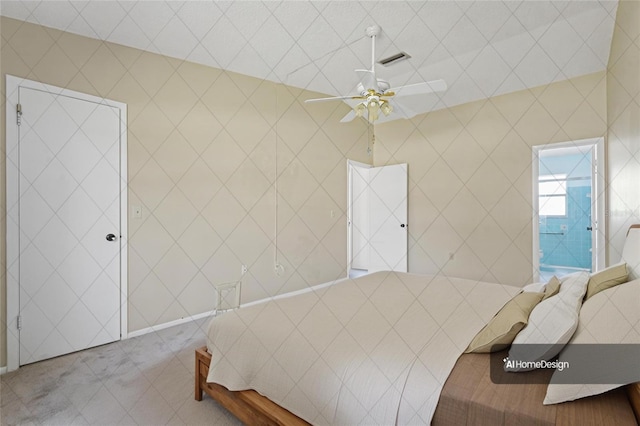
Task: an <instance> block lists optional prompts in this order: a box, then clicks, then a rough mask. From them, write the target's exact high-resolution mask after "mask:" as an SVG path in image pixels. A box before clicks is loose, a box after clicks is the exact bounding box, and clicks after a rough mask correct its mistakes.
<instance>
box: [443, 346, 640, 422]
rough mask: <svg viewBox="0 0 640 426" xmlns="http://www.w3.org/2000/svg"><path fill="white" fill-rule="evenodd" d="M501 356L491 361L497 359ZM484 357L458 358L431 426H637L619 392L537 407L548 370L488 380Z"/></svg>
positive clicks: (628, 406)
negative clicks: (500, 381) (499, 380)
mask: <svg viewBox="0 0 640 426" xmlns="http://www.w3.org/2000/svg"><path fill="white" fill-rule="evenodd" d="M507 354H508V352H507V351H503V352H500V353H496V354H494V355H493V356H494V357H496V358H497V359H502V358H504V357H506V356H507ZM490 359H491V356H490V355H489V354H464V355H461V356H460V358H459V359H458V361H457V363H456V365H455V367H454V369H453V370H452V372H451V374H450V375H449V378H448V379H447V382H446V384H445V386H444V388H443V389H442V392H441V395H440V402H439V403H438V407H437V409H436V411H435V414H434V417H433V419H432V423H431V424H432V425H433V426H449V425H450V426H453V425H456V426H458V425H491V426H500V425H505V426H506V425H528V424H531V425H533V424H535V425H540V426H544V425H549V426H550V425H565V426H570V425H594V426H595V425H604V424H611V425H616V426H623V425H630V426H631V425H633V426H635V425H637V423H636V420H635V416H634V413H633V409H632V408H631V405H630V403H629V400H628V398H627V396H626V394H625V391H624V389H623V388H619V389H616V390H614V391H610V392H606V393H604V394H601V395H596V396H591V397H588V398H583V399H578V400H576V401H571V402H565V403H562V404H555V405H542V401H543V400H544V396H545V394H546V392H547V384H548V383H549V379H550V378H551V374H552V373H553V370H551V369H541V370H535V371H530V372H526V373H514V374H510V375H509V376H510V377H511V381H510V383H506V384H495V383H493V382H492V381H491V378H490Z"/></svg>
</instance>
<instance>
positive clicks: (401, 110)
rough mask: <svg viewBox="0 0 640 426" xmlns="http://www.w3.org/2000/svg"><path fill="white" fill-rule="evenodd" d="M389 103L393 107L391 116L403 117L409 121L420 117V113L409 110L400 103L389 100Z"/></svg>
mask: <svg viewBox="0 0 640 426" xmlns="http://www.w3.org/2000/svg"><path fill="white" fill-rule="evenodd" d="M388 102H389V103H390V104H391V106H392V107H393V112H392V113H391V114H398V115H400V116H402V118H407V119H408V118H413V117H415V116H416V115H418V113H416V112H414V111H413V110H411V108H408V107H407V106H404V105H400V103H399V102H397V101H391V100H389V101H388Z"/></svg>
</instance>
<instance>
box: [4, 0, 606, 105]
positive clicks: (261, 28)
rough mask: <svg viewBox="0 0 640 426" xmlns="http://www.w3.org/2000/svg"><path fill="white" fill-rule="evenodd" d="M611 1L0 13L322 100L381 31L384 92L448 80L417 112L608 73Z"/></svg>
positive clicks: (11, 9) (340, 90)
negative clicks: (386, 63)
mask: <svg viewBox="0 0 640 426" xmlns="http://www.w3.org/2000/svg"><path fill="white" fill-rule="evenodd" d="M616 9H617V1H614V0H603V1H583V0H573V1H537V0H536V1H532V0H525V1H520V0H513V1H453V0H451V1H377V2H374V1H365V2H356V1H328V2H327V1H264V2H259V1H216V2H210V1H66V0H65V1H5V0H2V1H1V2H0V14H2V15H4V16H9V17H12V18H16V19H20V20H26V21H29V22H34V23H39V24H42V25H45V26H48V27H53V28H58V29H61V30H65V31H69V32H73V33H77V34H81V35H85V36H88V37H93V38H98V39H102V40H108V41H112V42H114V43H120V44H124V45H127V46H132V47H136V48H139V49H143V50H148V51H152V52H157V53H161V54H164V55H168V56H172V57H176V58H181V59H187V60H189V61H193V62H198V63H202V64H206V65H210V66H213V67H217V68H223V69H227V70H231V71H236V72H239V73H243V74H248V75H251V76H255V77H259V78H265V79H269V80H273V81H278V82H283V83H286V84H289V85H292V86H296V87H302V88H307V89H310V90H314V91H318V92H322V93H327V94H330V95H338V94H350V93H352V92H353V91H354V89H355V86H356V84H357V82H358V81H357V77H356V75H355V73H354V72H353V69H355V68H368V67H369V65H370V60H371V59H370V39H369V38H368V37H366V36H365V34H364V30H365V28H366V27H367V26H369V25H372V24H374V23H376V24H378V25H380V26H381V27H382V34H381V36H380V37H378V49H377V59H380V58H384V57H387V56H389V55H392V54H394V53H397V52H398V51H404V52H407V53H408V54H410V55H411V56H412V58H411V59H410V60H407V61H402V62H399V63H398V64H396V65H392V66H390V67H383V66H380V65H378V66H377V67H378V68H377V72H378V76H379V77H382V78H385V79H387V80H389V81H390V83H391V86H392V87H397V86H400V85H404V84H411V83H417V82H420V81H424V80H434V79H438V78H442V79H445V80H446V82H447V83H448V85H449V89H448V90H447V91H446V92H444V93H441V94H438V95H435V94H434V95H428V96H423V97H415V96H414V97H412V98H410V99H409V100H408V101H407V102H406V104H407V106H409V107H411V108H412V109H413V110H414V111H415V112H426V111H429V110H433V109H439V108H443V107H448V106H453V105H457V104H462V103H466V102H469V101H473V100H477V99H482V98H486V97H489V96H494V95H497V94H503V93H508V92H512V91H516V90H521V89H524V88H526V87H534V86H539V85H542V84H547V83H550V82H553V81H559V80H564V79H567V78H571V77H575V76H579V75H584V74H588V73H592V72H596V71H601V70H604V69H606V64H607V61H608V57H609V48H610V45H611V37H612V34H613V27H614V22H615V13H616Z"/></svg>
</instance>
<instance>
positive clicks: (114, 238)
mask: <svg viewBox="0 0 640 426" xmlns="http://www.w3.org/2000/svg"><path fill="white" fill-rule="evenodd" d="M115 240H116V236H115V235H113V234H107V241H115Z"/></svg>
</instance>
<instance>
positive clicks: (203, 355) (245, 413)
mask: <svg viewBox="0 0 640 426" xmlns="http://www.w3.org/2000/svg"><path fill="white" fill-rule="evenodd" d="M210 364H211V354H210V353H209V352H207V348H206V347H201V348H198V349H196V374H195V399H196V401H202V393H203V392H205V393H206V394H207V395H209V396H210V397H211V398H213V399H214V400H216V401H217V402H218V403H219V404H220V405H222V406H223V407H224V408H226V409H227V410H229V411H230V412H231V413H232V414H233V415H234V416H236V417H237V418H238V419H239V420H240V421H242V422H243V423H244V424H246V425H296V426H297V425H309V423H307V422H306V421H304V420H302V419H301V418H300V417H298V416H296V415H295V414H292V413H291V412H290V411H288V410H286V409H285V408H282V407H281V406H279V405H278V404H276V403H275V402H273V401H271V400H270V399H269V398H267V397H265V396H262V395H260V394H259V393H258V392H256V391H254V390H244V391H230V390H228V389H227V388H225V387H224V386H222V385H219V384H217V383H207V374H208V373H209V365H210ZM626 390H627V396H628V397H629V401H630V403H631V408H633V412H634V414H635V416H636V422H637V423H638V424H639V425H640V383H633V384H631V385H628V386H627V387H626Z"/></svg>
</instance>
